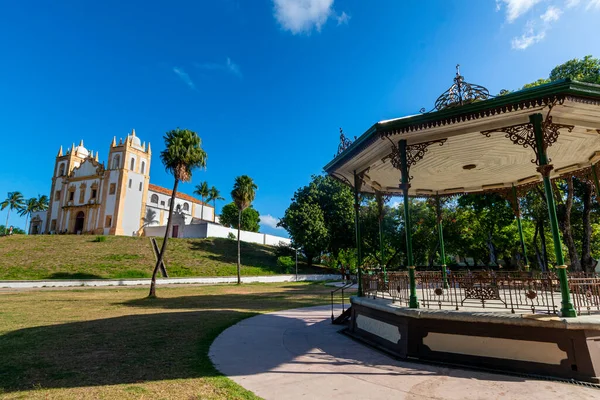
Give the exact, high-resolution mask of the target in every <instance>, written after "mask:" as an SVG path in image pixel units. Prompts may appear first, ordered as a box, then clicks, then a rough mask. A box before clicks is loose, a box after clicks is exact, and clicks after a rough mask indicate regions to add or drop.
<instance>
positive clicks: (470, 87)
mask: <svg viewBox="0 0 600 400" xmlns="http://www.w3.org/2000/svg"><path fill="white" fill-rule="evenodd" d="M490 97H492V96H490V92H489V90H487V89H486V88H484V87H483V86H480V85H475V84H473V83H468V82H465V78H464V77H463V76H462V75H461V74H460V64H457V65H456V76H455V77H454V84H453V85H452V86H450V88H449V89H448V90H446V91H445V92H444V93H442V94H441V95H440V97H438V98H437V100H436V101H435V109H436V110H438V111H439V110H443V109H445V108H451V107H457V106H462V105H464V104H470V103H473V102H474V101H477V100H487V99H489V98H490Z"/></svg>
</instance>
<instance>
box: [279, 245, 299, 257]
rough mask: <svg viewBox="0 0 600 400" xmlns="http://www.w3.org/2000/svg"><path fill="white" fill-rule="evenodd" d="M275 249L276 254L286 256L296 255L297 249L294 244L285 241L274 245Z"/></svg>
mask: <svg viewBox="0 0 600 400" xmlns="http://www.w3.org/2000/svg"><path fill="white" fill-rule="evenodd" d="M273 249H274V250H275V255H276V256H277V257H285V256H289V257H295V256H296V250H294V248H293V247H292V246H290V245H287V244H286V243H284V242H279V243H278V244H277V245H276V246H273Z"/></svg>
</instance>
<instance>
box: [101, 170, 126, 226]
mask: <svg viewBox="0 0 600 400" xmlns="http://www.w3.org/2000/svg"><path fill="white" fill-rule="evenodd" d="M119 175H120V174H119V171H117V170H111V171H110V172H109V175H108V180H107V181H105V184H104V188H103V190H106V191H107V196H106V203H105V204H106V205H105V208H104V210H105V211H104V215H105V217H106V216H108V215H110V216H111V218H112V221H113V224H114V223H115V211H116V210H115V204H116V202H117V192H118V187H117V186H118V184H119ZM111 183H114V184H115V193H114V194H110V184H111ZM123 190H125V188H123ZM100 222H101V224H102V225H100V226H102V227H103V226H104V221H100ZM109 232H110V228H108V229H107V228H105V229H104V233H105V234H107V235H108V233H109Z"/></svg>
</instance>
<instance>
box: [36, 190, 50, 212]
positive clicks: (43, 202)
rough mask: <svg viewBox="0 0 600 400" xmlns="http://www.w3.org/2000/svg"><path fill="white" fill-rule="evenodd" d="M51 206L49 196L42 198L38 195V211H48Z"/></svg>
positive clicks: (42, 196)
mask: <svg viewBox="0 0 600 400" xmlns="http://www.w3.org/2000/svg"><path fill="white" fill-rule="evenodd" d="M49 204H50V201H49V200H48V196H46V195H45V194H43V195H41V196H40V195H39V194H38V198H37V211H46V210H47V209H48V206H49Z"/></svg>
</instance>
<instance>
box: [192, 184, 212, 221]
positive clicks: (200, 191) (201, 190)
mask: <svg viewBox="0 0 600 400" xmlns="http://www.w3.org/2000/svg"><path fill="white" fill-rule="evenodd" d="M194 194H197V195H198V196H200V197H201V198H202V208H201V210H200V219H201V220H203V219H204V202H205V200H206V198H207V197H208V196H209V195H210V189H209V188H208V182H201V183H200V184H199V185H196V190H194Z"/></svg>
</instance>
